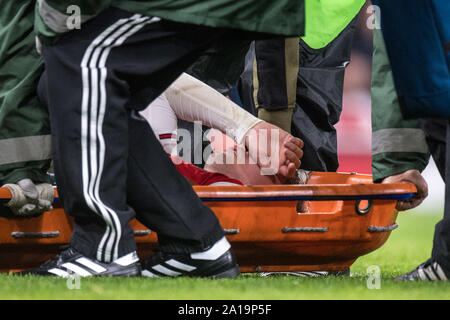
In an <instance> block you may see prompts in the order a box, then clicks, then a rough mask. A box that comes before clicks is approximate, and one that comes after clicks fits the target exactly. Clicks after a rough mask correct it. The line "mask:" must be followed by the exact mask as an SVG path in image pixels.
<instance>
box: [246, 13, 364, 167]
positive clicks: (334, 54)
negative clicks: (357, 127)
mask: <svg viewBox="0 0 450 320" xmlns="http://www.w3.org/2000/svg"><path fill="white" fill-rule="evenodd" d="M356 21H357V19H356V18H354V19H353V20H352V21H351V22H350V23H349V24H348V25H347V27H346V28H345V29H344V30H343V31H342V32H341V33H340V34H339V35H338V36H337V37H336V38H335V39H334V40H333V41H331V42H330V43H329V44H328V45H327V46H325V47H323V48H320V49H312V48H310V47H309V46H308V45H307V44H306V43H305V42H304V41H303V40H301V39H300V43H299V52H298V54H299V66H297V67H298V72H297V73H296V75H297V78H296V81H297V83H296V88H295V90H294V91H292V92H289V90H288V89H287V88H288V87H290V84H289V83H287V82H286V79H290V77H289V76H288V72H289V69H290V68H292V67H294V66H288V65H287V62H286V58H285V57H286V50H287V49H286V47H285V40H284V39H270V40H264V41H255V43H254V44H253V45H252V47H251V49H250V52H249V53H248V54H247V56H246V66H245V70H244V73H243V74H242V76H241V81H240V83H239V89H240V95H241V100H242V102H243V104H244V108H245V109H246V110H247V111H249V112H251V113H253V114H255V115H256V114H257V112H256V110H255V105H256V103H255V98H256V99H257V105H259V107H260V108H264V109H266V110H269V111H277V110H283V109H287V107H288V105H289V101H294V102H295V109H294V111H293V115H292V121H291V133H292V135H294V136H296V137H299V138H300V139H302V140H303V142H304V144H305V145H304V147H303V152H304V156H303V158H302V165H301V168H302V169H305V170H312V171H336V170H337V168H338V167H339V162H338V153H337V134H336V129H335V125H336V124H337V122H338V121H339V118H340V115H341V112H342V95H343V90H344V74H345V67H346V66H347V64H348V63H349V62H350V54H351V48H352V43H353V36H354V32H355V26H356ZM254 62H256V63H254ZM255 64H256V66H257V70H256V74H255V70H254V65H255ZM255 76H257V79H258V85H257V87H256V88H255V85H254V83H253V81H254V78H255ZM290 80H291V81H292V80H293V79H290ZM294 80H295V79H294Z"/></svg>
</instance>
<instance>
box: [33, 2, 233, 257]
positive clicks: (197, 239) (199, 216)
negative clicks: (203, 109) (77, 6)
mask: <svg viewBox="0 0 450 320" xmlns="http://www.w3.org/2000/svg"><path fill="white" fill-rule="evenodd" d="M221 32H223V31H220V30H216V29H210V28H204V27H197V26H191V25H185V24H178V23H173V22H168V21H159V20H158V19H151V18H148V17H142V16H139V15H134V14H131V13H129V12H126V11H123V10H119V9H116V8H110V9H108V10H106V11H105V12H103V13H102V14H100V15H99V16H97V17H96V18H94V19H92V20H90V21H89V22H87V23H85V24H83V26H82V28H81V29H80V30H74V31H71V32H69V33H67V34H65V35H64V36H63V37H62V38H61V39H59V40H58V41H57V42H56V44H54V45H50V46H44V48H43V56H44V59H45V67H46V75H45V76H44V77H43V78H42V81H41V82H44V84H42V83H41V85H40V91H41V92H40V95H41V96H42V97H44V99H45V100H46V102H47V104H48V107H49V112H50V120H51V128H52V146H53V159H54V167H55V176H56V181H57V185H58V188H59V192H60V196H61V200H62V204H63V207H64V209H65V210H66V212H68V213H69V214H70V215H72V216H74V217H75V225H74V232H73V235H72V239H71V245H72V246H73V247H74V248H75V249H76V250H78V251H79V252H80V253H82V254H84V255H85V256H87V257H90V258H93V259H97V260H100V261H104V262H110V261H113V260H114V259H116V258H118V257H120V256H122V255H124V254H127V253H129V252H132V251H134V250H135V241H134V234H133V231H132V230H131V227H130V226H129V224H128V222H129V221H130V219H132V218H133V217H134V216H136V217H137V219H138V220H139V221H141V222H142V223H144V224H145V225H146V226H147V227H149V228H150V229H152V230H154V231H156V232H157V233H158V239H159V241H160V247H161V249H162V250H164V251H170V252H185V253H187V252H193V251H199V250H202V249H205V248H207V247H208V246H210V245H212V244H213V243H214V242H216V241H217V240H219V239H220V238H221V237H223V236H224V232H223V229H222V228H221V227H220V224H219V222H218V220H217V218H216V217H215V215H214V214H213V212H212V211H211V210H210V209H209V208H208V207H207V206H206V205H204V204H203V203H202V202H201V200H200V199H199V198H198V197H197V196H196V194H195V193H194V191H193V190H192V187H191V186H190V185H189V184H188V182H187V181H186V180H185V179H184V178H183V177H182V176H181V175H180V174H179V173H178V171H177V170H176V169H175V167H174V166H173V165H172V163H171V162H170V160H169V159H168V157H167V155H166V154H165V153H164V151H163V149H162V147H161V146H160V144H159V142H158V141H157V139H156V137H155V136H154V134H153V132H152V131H151V129H150V127H149V125H148V124H147V123H146V122H143V121H142V119H140V117H138V116H137V113H136V110H140V109H143V108H145V107H146V106H147V105H148V104H149V103H150V102H151V101H152V100H153V99H154V98H156V97H157V96H158V95H159V94H160V93H161V92H162V91H163V90H164V89H165V88H166V87H167V86H168V85H169V84H170V83H171V82H173V81H174V80H175V79H176V78H177V77H178V75H179V74H180V73H181V72H183V70H185V69H186V68H187V67H189V65H190V64H192V63H193V62H194V61H195V60H196V59H197V58H198V56H199V55H200V54H201V53H202V52H203V51H204V50H205V49H206V48H207V47H208V46H209V45H210V44H211V43H213V42H214V41H215V40H217V38H218V37H220V35H221Z"/></svg>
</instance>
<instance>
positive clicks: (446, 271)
mask: <svg viewBox="0 0 450 320" xmlns="http://www.w3.org/2000/svg"><path fill="white" fill-rule="evenodd" d="M420 126H421V128H422V130H423V132H424V133H425V137H426V141H427V144H428V147H429V149H430V153H431V154H432V156H433V159H434V162H435V163H436V166H437V168H438V170H439V173H440V174H441V176H442V179H443V180H444V181H445V205H444V217H443V219H442V220H441V221H439V222H438V223H437V224H436V227H435V232H434V239H433V250H432V253H431V258H430V259H428V260H427V261H426V262H425V263H423V264H421V265H419V266H418V267H417V268H416V269H414V270H413V271H411V272H408V273H405V274H403V275H400V276H398V277H397V278H396V280H402V281H412V280H422V281H423V280H425V281H426V280H447V279H448V278H449V277H450V214H449V211H450V202H449V201H450V189H449V187H450V184H449V183H447V182H448V181H447V179H448V177H450V175H449V172H448V170H449V168H450V166H449V163H448V161H449V159H450V155H449V154H448V152H449V150H450V147H449V146H448V144H449V143H450V125H449V122H448V120H445V119H421V120H420Z"/></svg>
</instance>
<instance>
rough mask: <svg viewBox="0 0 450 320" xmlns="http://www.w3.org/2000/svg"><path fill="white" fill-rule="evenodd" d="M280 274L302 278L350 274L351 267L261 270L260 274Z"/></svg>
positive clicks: (264, 275)
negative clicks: (343, 268)
mask: <svg viewBox="0 0 450 320" xmlns="http://www.w3.org/2000/svg"><path fill="white" fill-rule="evenodd" d="M280 275H284V276H295V277H302V278H316V277H329V276H336V277H337V276H350V268H349V269H346V270H342V271H286V272H261V273H260V274H259V276H260V277H273V276H280Z"/></svg>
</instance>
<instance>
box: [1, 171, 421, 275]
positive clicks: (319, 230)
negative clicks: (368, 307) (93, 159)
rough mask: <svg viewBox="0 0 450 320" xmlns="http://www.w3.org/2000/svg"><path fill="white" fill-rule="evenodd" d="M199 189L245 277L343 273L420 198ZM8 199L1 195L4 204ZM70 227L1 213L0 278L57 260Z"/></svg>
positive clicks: (328, 188) (151, 245)
mask: <svg viewBox="0 0 450 320" xmlns="http://www.w3.org/2000/svg"><path fill="white" fill-rule="evenodd" d="M194 189H195V191H196V192H197V194H198V196H199V197H200V198H201V199H202V200H203V201H204V202H205V203H206V204H207V205H209V207H210V208H211V209H212V210H213V211H214V212H215V214H216V215H217V217H218V219H219V221H220V222H221V224H222V226H223V228H224V229H225V232H226V234H227V238H228V240H229V241H230V243H231V245H232V247H233V248H234V251H235V253H236V256H237V259H238V263H239V266H240V268H241V272H260V271H261V272H262V271H319V270H329V271H340V270H345V269H347V268H349V267H350V266H351V265H352V264H353V263H354V262H355V260H356V259H357V258H358V257H360V256H362V255H365V254H367V253H369V252H372V251H374V250H376V249H378V248H379V247H380V246H382V245H383V244H384V243H385V242H386V240H387V239H388V237H389V235H390V233H391V231H392V230H394V229H395V228H396V227H397V224H396V222H395V221H396V218H397V211H396V210H395V205H396V202H397V200H400V199H408V198H411V197H413V196H414V194H415V193H416V192H417V190H416V188H415V187H414V185H412V184H408V183H399V184H372V178H371V176H370V175H359V174H346V173H319V172H314V173H312V174H311V177H310V179H309V181H308V184H306V185H270V186H216V187H209V186H197V187H194ZM10 196H11V195H10V193H9V191H8V190H7V189H2V188H0V203H1V202H3V203H4V202H7V201H8V198H10ZM1 210H3V211H5V210H4V209H1ZM1 216H3V217H1ZM6 216H8V214H6ZM131 226H132V227H133V229H134V230H135V237H136V242H137V245H138V254H139V256H140V257H141V258H146V257H148V256H150V255H151V254H153V252H154V250H155V248H156V247H157V237H156V234H155V233H154V232H153V231H151V230H149V229H147V228H146V227H145V226H143V225H142V224H140V223H139V222H138V221H136V220H133V221H132V222H131ZM72 227H73V222H72V219H71V217H69V216H68V215H67V214H65V212H64V211H63V210H62V209H61V208H55V209H54V210H52V211H49V212H46V213H44V214H42V215H41V216H39V217H35V218H28V219H25V218H11V217H5V214H1V212H0V231H1V232H0V271H2V272H8V271H17V270H24V269H28V268H32V267H35V266H37V265H39V264H41V263H42V262H43V261H45V260H47V259H50V258H52V257H53V256H55V255H56V254H57V253H59V252H60V247H61V246H62V245H64V244H67V243H68V242H69V239H70V236H71V233H72Z"/></svg>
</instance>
